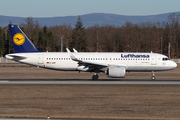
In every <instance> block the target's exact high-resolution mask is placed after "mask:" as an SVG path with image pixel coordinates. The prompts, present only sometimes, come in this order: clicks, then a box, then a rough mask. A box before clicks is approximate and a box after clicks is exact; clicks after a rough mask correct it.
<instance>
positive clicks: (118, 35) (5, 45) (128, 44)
mask: <svg viewBox="0 0 180 120" xmlns="http://www.w3.org/2000/svg"><path fill="white" fill-rule="evenodd" d="M179 19H180V15H179V14H175V13H173V14H170V15H169V16H168V17H167V20H166V21H159V22H156V23H152V22H145V23H139V24H133V23H131V22H129V21H126V23H125V24H124V25H123V26H114V25H104V26H99V25H98V24H97V25H94V26H91V27H88V28H85V27H84V26H83V22H82V20H81V18H80V16H79V17H78V20H77V22H76V24H75V26H73V27H72V26H71V25H68V24H63V25H57V26H51V27H46V26H43V27H41V26H40V24H39V22H38V20H36V21H34V20H33V18H32V17H28V18H26V19H25V21H26V23H25V24H20V25H19V26H20V28H21V29H22V30H23V31H24V33H25V34H26V35H27V36H28V37H29V39H30V40H31V41H32V43H33V44H34V45H35V46H36V47H37V48H38V49H39V50H41V51H49V52H60V51H61V39H63V51H65V48H66V47H67V48H69V49H71V50H72V48H75V49H76V50H78V51H79V52H151V51H152V52H154V53H162V54H164V55H167V56H169V57H170V58H179V56H180V54H179V51H180V20H179ZM10 24H11V22H10ZM13 52H14V49H13V45H12V41H11V37H10V33H9V29H8V26H6V27H4V28H1V27H0V54H1V56H4V55H5V54H8V53H13Z"/></svg>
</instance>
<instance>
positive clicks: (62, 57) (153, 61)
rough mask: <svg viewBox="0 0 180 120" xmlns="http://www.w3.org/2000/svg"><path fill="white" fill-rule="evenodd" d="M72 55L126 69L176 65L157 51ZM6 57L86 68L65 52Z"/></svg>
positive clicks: (61, 67) (60, 67)
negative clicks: (22, 57)
mask: <svg viewBox="0 0 180 120" xmlns="http://www.w3.org/2000/svg"><path fill="white" fill-rule="evenodd" d="M12 55H14V56H24V57H25V58H24V59H21V58H18V57H12ZM73 55H74V56H75V57H76V58H77V59H79V60H82V61H89V62H94V63H99V64H107V65H108V66H113V65H116V66H117V65H120V66H125V67H126V71H164V70H171V69H174V68H175V67H176V66H177V64H176V63H175V62H173V61H171V60H169V59H167V56H165V55H162V54H157V53H121V52H119V53H95V52H92V53H89V52H79V53H73ZM6 58H8V59H12V60H15V61H18V62H21V63H26V64H30V65H35V66H40V67H44V68H49V69H55V70H62V71H86V70H87V69H86V68H85V67H84V66H79V64H78V62H76V61H73V60H72V59H71V58H70V56H69V54H68V53H67V52H36V53H14V54H8V55H6ZM165 58H166V59H165ZM102 71H103V70H102Z"/></svg>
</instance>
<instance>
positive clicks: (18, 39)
mask: <svg viewBox="0 0 180 120" xmlns="http://www.w3.org/2000/svg"><path fill="white" fill-rule="evenodd" d="M13 42H14V43H15V44H16V45H22V44H23V43H24V42H25V37H24V35H23V34H22V33H16V34H15V35H14V37H13Z"/></svg>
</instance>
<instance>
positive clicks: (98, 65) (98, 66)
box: [66, 48, 126, 70]
mask: <svg viewBox="0 0 180 120" xmlns="http://www.w3.org/2000/svg"><path fill="white" fill-rule="evenodd" d="M66 50H67V52H68V54H69V55H70V58H71V59H72V60H73V61H76V62H78V64H79V65H81V66H82V65H83V66H85V67H89V68H90V70H93V69H102V68H107V67H112V66H121V67H122V66H123V67H124V66H125V65H113V64H107V63H98V62H92V61H85V60H79V59H77V58H76V57H75V56H74V55H73V54H72V53H71V51H70V50H69V49H68V48H66ZM125 67H126V66H125Z"/></svg>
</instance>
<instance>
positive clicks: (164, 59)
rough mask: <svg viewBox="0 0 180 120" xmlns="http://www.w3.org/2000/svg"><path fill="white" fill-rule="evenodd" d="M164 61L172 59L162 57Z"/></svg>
mask: <svg viewBox="0 0 180 120" xmlns="http://www.w3.org/2000/svg"><path fill="white" fill-rule="evenodd" d="M162 60H163V61H166V60H170V59H169V58H162Z"/></svg>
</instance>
